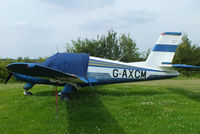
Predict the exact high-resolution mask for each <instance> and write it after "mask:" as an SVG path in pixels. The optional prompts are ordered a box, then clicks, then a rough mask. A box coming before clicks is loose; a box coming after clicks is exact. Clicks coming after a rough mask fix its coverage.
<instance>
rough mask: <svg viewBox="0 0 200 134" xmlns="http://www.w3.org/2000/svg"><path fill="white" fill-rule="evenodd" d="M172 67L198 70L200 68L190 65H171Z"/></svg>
mask: <svg viewBox="0 0 200 134" xmlns="http://www.w3.org/2000/svg"><path fill="white" fill-rule="evenodd" d="M172 67H176V68H200V66H192V65H185V64H173V65H172Z"/></svg>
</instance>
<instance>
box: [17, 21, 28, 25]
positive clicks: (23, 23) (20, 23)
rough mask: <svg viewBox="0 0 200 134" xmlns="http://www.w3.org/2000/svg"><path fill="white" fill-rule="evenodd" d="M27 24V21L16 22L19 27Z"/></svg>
mask: <svg viewBox="0 0 200 134" xmlns="http://www.w3.org/2000/svg"><path fill="white" fill-rule="evenodd" d="M27 24H28V21H27V20H21V21H18V22H17V25H20V26H22V25H27Z"/></svg>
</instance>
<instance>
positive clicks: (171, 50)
mask: <svg viewBox="0 0 200 134" xmlns="http://www.w3.org/2000/svg"><path fill="white" fill-rule="evenodd" d="M181 35H182V33H177V32H165V33H162V34H161V35H160V37H159V39H158V41H157V42H156V44H155V46H154V48H153V49H152V51H151V53H150V55H149V57H148V58H147V60H146V65H148V66H149V67H157V66H159V65H160V64H162V63H168V64H170V63H171V62H172V60H173V57H174V54H175V51H176V48H177V47H178V44H179V43H180V41H181Z"/></svg>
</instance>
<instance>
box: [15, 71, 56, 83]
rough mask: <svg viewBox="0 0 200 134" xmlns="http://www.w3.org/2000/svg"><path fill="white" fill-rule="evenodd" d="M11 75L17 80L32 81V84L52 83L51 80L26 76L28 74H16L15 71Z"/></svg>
mask: <svg viewBox="0 0 200 134" xmlns="http://www.w3.org/2000/svg"><path fill="white" fill-rule="evenodd" d="M13 75H14V76H15V77H16V79H17V80H20V81H25V82H27V83H33V84H49V85H51V84H52V85H53V84H54V83H52V82H51V81H49V80H47V79H43V78H39V77H32V76H28V75H22V74H17V73H13Z"/></svg>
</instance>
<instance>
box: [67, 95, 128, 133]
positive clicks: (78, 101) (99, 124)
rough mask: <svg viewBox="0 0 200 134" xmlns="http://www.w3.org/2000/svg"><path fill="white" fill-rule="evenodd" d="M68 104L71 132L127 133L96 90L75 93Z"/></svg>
mask: <svg viewBox="0 0 200 134" xmlns="http://www.w3.org/2000/svg"><path fill="white" fill-rule="evenodd" d="M66 104H67V106H66V110H67V112H68V120H69V127H68V130H69V133H70V134H81V133H83V134H94V133H105V134H106V133H109V134H116V133H119V134H124V133H125V132H124V130H123V129H122V128H121V127H120V125H119V124H118V122H117V121H116V120H115V119H114V118H113V116H112V115H111V113H110V112H109V111H108V110H107V108H106V107H105V106H104V104H103V103H102V101H101V100H100V97H99V94H98V93H97V92H95V91H92V92H85V91H84V92H82V91H80V92H79V93H75V94H73V99H72V100H71V101H68V102H67V103H66Z"/></svg>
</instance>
